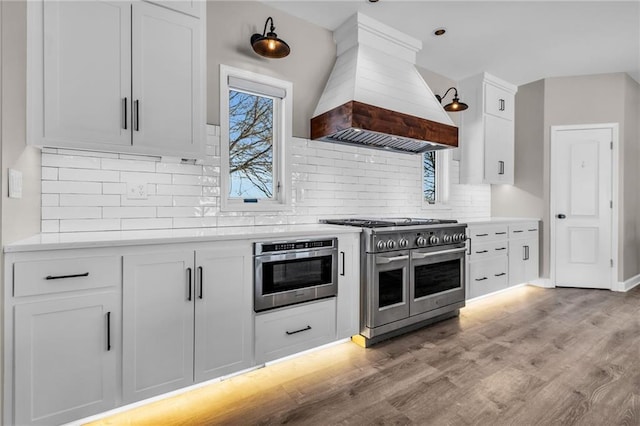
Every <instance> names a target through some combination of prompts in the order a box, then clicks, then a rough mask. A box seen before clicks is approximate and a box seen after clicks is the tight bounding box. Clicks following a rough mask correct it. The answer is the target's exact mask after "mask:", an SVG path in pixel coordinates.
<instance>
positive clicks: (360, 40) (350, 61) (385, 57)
mask: <svg viewBox="0 0 640 426" xmlns="http://www.w3.org/2000/svg"><path fill="white" fill-rule="evenodd" d="M334 40H335V42H336V45H337V54H338V57H337V59H336V63H335V65H334V67H333V71H332V72H331V76H330V77H329V80H328V81H327V85H326V87H325V89H324V92H323V93H322V96H321V97H320V101H319V102H318V106H317V107H316V110H315V112H314V114H313V118H312V119H311V139H316V140H322V141H327V142H335V143H343V144H349V145H358V146H366V147H370V148H377V149H385V150H391V151H396V152H404V153H422V152H426V151H434V150H438V149H444V148H455V147H457V146H458V128H457V127H455V125H454V124H453V122H452V121H451V118H450V117H449V116H448V115H447V113H446V112H445V111H444V109H442V106H441V105H440V102H439V101H438V100H437V99H436V97H435V95H434V94H433V92H432V91H431V89H429V86H427V83H425V81H424V80H423V79H422V76H421V75H420V74H419V73H418V70H417V69H416V68H415V62H416V53H417V52H418V51H420V49H421V48H422V42H421V41H420V40H417V39H415V38H413V37H410V36H408V35H406V34H403V33H402V32H400V31H398V30H395V29H393V28H391V27H389V26H386V25H384V24H382V23H380V22H378V21H376V20H374V19H372V18H370V17H368V16H365V15H362V14H361V13H357V14H355V15H353V16H352V17H351V18H349V19H348V20H347V21H346V22H345V23H343V24H342V25H341V26H340V27H339V28H338V29H337V30H336V31H334Z"/></svg>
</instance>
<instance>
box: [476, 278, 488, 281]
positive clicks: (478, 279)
mask: <svg viewBox="0 0 640 426" xmlns="http://www.w3.org/2000/svg"><path fill="white" fill-rule="evenodd" d="M488 279H489V278H487V277H482V278H476V281H484V280H488Z"/></svg>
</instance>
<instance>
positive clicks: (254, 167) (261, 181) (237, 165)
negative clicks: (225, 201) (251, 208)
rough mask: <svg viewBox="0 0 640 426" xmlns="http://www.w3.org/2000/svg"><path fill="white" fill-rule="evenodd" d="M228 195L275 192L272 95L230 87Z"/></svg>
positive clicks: (262, 195) (253, 195)
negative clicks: (231, 88)
mask: <svg viewBox="0 0 640 426" xmlns="http://www.w3.org/2000/svg"><path fill="white" fill-rule="evenodd" d="M229 175H230V176H229V182H230V184H229V197H234V198H271V197H272V196H273V99H271V98H267V97H264V96H259V95H253V94H249V93H244V92H238V91H235V90H229Z"/></svg>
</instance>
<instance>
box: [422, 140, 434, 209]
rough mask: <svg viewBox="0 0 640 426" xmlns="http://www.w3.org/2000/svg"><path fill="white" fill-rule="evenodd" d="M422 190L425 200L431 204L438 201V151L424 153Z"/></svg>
mask: <svg viewBox="0 0 640 426" xmlns="http://www.w3.org/2000/svg"><path fill="white" fill-rule="evenodd" d="M423 163H424V164H423V171H424V175H423V178H422V191H423V193H424V200H425V201H426V202H428V203H429V204H434V203H435V202H436V151H430V152H425V153H424V155H423Z"/></svg>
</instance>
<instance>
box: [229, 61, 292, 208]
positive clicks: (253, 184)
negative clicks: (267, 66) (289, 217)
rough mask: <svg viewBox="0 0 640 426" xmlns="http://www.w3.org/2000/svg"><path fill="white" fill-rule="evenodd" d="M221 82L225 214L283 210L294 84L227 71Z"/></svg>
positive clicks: (261, 76)
mask: <svg viewBox="0 0 640 426" xmlns="http://www.w3.org/2000/svg"><path fill="white" fill-rule="evenodd" d="M220 78H221V83H220V121H221V122H220V127H221V139H220V158H221V164H220V180H221V182H220V183H221V185H220V188H221V194H220V195H221V209H222V210H225V211H248V210H251V211H256V210H257V211H260V210H282V209H284V208H286V206H287V205H288V203H289V199H288V197H287V188H288V187H289V184H288V176H287V173H286V170H285V169H286V164H287V161H286V143H285V141H286V140H288V139H289V138H290V136H291V106H290V104H291V102H289V100H290V99H291V98H292V85H291V83H288V82H285V81H282V80H277V79H274V78H271V77H267V76H263V75H260V74H255V73H252V72H249V71H244V70H238V69H235V68H231V67H226V66H221V67H220Z"/></svg>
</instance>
